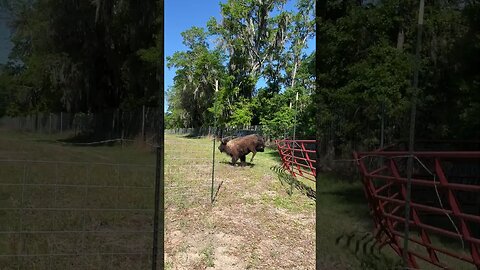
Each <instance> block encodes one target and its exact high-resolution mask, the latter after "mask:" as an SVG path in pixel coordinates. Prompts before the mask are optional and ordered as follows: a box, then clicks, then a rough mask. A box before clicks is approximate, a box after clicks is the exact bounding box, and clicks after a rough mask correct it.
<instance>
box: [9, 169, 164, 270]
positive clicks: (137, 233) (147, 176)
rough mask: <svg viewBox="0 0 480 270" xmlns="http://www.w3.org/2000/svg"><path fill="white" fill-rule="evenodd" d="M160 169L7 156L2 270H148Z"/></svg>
mask: <svg viewBox="0 0 480 270" xmlns="http://www.w3.org/2000/svg"><path fill="white" fill-rule="evenodd" d="M154 177H155V167H154V166H151V165H140V164H138V165H129V164H111V163H87V162H64V161H38V160H37V161H28V160H25V161H21V160H0V205H1V207H0V269H91V268H95V269H97V268H99V267H101V268H102V269H148V268H149V267H150V266H151V263H152V262H151V249H152V241H153V240H152V234H153V210H154V209H153V207H154V192H153V191H154V188H153V187H154Z"/></svg>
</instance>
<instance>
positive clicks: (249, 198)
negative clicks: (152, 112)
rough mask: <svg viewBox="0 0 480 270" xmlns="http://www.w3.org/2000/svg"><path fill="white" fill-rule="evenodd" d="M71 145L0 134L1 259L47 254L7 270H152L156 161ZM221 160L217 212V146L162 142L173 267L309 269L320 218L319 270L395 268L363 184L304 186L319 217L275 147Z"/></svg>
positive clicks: (141, 153) (172, 139)
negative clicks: (377, 234) (236, 162)
mask: <svg viewBox="0 0 480 270" xmlns="http://www.w3.org/2000/svg"><path fill="white" fill-rule="evenodd" d="M65 136H67V135H63V136H57V135H41V134H31V133H18V132H7V131H1V132H0V160H1V161H0V208H1V209H0V254H1V255H5V254H30V255H32V254H37V255H38V254H43V255H45V256H26V257H8V256H0V269H148V265H149V264H150V257H149V255H150V250H151V241H152V237H151V236H152V233H151V232H150V231H151V228H152V216H153V212H152V211H151V209H152V208H153V181H154V167H153V165H154V164H155V155H154V153H153V152H152V151H151V149H150V148H149V147H145V146H142V145H141V144H139V143H133V144H129V145H125V146H123V147H122V146H121V145H118V144H116V145H111V146H96V147H85V146H72V145H69V144H63V143H60V142H58V140H59V139H62V138H64V137H65ZM216 146H218V143H217V145H216ZM215 155H216V160H215V184H214V188H215V190H216V191H217V192H218V193H217V195H216V200H215V203H214V205H212V204H211V203H210V192H211V175H212V140H211V139H208V138H190V137H187V136H178V135H177V136H175V135H166V138H165V165H166V167H165V197H166V198H165V206H166V208H165V216H166V217H165V226H166V233H165V236H166V240H165V258H166V269H233V270H235V269H314V267H315V211H318V212H319V214H320V219H319V220H318V221H317V222H319V226H320V228H321V230H320V232H321V233H320V234H319V235H317V237H318V238H319V239H320V246H319V247H318V248H319V251H320V256H319V258H320V262H321V265H322V269H393V268H395V267H397V266H399V258H398V256H396V255H395V254H393V252H392V251H391V250H389V248H385V249H384V250H383V251H382V252H378V251H372V250H371V249H370V247H371V245H372V243H373V239H372V238H371V236H370V235H369V234H368V232H371V229H372V228H371V218H370V216H369V214H368V208H367V204H366V201H365V199H364V195H363V191H362V186H361V185H360V182H359V181H358V180H357V179H348V180H342V179H337V178H336V177H334V176H331V175H323V176H322V177H321V179H320V181H319V182H318V183H317V184H316V185H315V184H314V183H311V182H310V183H309V182H305V183H306V184H307V185H309V186H310V187H314V188H318V189H320V197H319V198H318V200H319V202H320V204H319V205H320V207H319V208H318V209H316V210H315V201H314V200H312V199H311V198H308V197H307V196H305V195H304V194H302V193H301V192H300V191H298V190H294V191H293V194H291V195H289V192H290V186H289V185H287V184H285V181H280V180H281V177H279V174H278V173H277V172H276V171H275V170H272V167H273V166H278V165H280V160H279V157H278V154H277V152H276V151H275V150H274V149H267V150H266V151H265V152H263V153H258V154H257V155H256V157H255V160H254V161H253V164H249V166H246V167H238V166H236V167H232V166H231V165H230V164H228V162H230V158H229V157H228V156H227V155H225V154H222V153H220V152H219V151H218V149H216V148H215ZM7 160H9V161H7ZM22 160H23V161H22ZM24 160H29V162H25V161H24ZM33 161H35V162H33ZM38 161H43V162H38ZM48 161H50V162H48ZM53 161H55V162H53ZM247 161H249V157H247ZM119 164H121V165H119ZM315 186H316V187H315ZM23 208H27V209H23ZM32 208H35V210H33V209H32ZM22 209H23V212H22ZM111 209H117V211H112V210H111ZM22 213H23V214H22ZM14 231H15V232H17V233H15V234H13V233H12V232H14ZM51 231H56V233H51ZM18 232H24V233H22V234H19V233H18ZM26 232H30V233H26ZM31 232H34V233H31ZM114 253H116V254H114ZM129 253H132V254H129ZM48 254H50V255H48ZM52 254H55V255H52ZM456 266H458V267H459V268H458V269H472V268H471V267H470V268H469V266H462V265H460V264H456ZM423 267H424V265H422V269H433V268H431V267H427V266H426V265H425V267H424V268H423Z"/></svg>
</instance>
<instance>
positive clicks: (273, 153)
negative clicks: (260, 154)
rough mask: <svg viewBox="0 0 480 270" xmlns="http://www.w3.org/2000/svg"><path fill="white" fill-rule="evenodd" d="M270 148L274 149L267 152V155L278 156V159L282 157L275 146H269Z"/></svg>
mask: <svg viewBox="0 0 480 270" xmlns="http://www.w3.org/2000/svg"><path fill="white" fill-rule="evenodd" d="M269 149H270V150H273V151H268V152H265V154H267V155H269V156H271V157H274V158H276V159H278V160H280V159H281V157H280V153H278V151H276V149H275V148H269Z"/></svg>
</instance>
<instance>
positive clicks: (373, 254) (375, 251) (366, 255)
mask: <svg viewBox="0 0 480 270" xmlns="http://www.w3.org/2000/svg"><path fill="white" fill-rule="evenodd" d="M335 244H336V245H337V246H340V247H341V248H342V249H343V250H345V251H346V252H348V253H350V254H351V255H353V256H352V257H353V258H354V259H356V260H357V261H358V262H359V264H360V266H361V267H362V269H372V270H377V269H378V270H383V269H400V267H401V266H402V261H401V260H400V259H399V258H398V257H393V258H392V257H391V256H388V255H387V254H385V253H384V249H383V248H384V247H385V246H386V245H383V246H382V245H380V244H379V243H378V242H377V241H376V239H375V237H374V236H373V235H372V234H371V233H369V232H362V231H352V232H349V233H346V232H344V233H341V234H340V235H339V236H337V238H336V240H335Z"/></svg>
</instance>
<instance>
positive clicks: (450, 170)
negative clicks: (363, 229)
mask: <svg viewBox="0 0 480 270" xmlns="http://www.w3.org/2000/svg"><path fill="white" fill-rule="evenodd" d="M408 155H409V154H408V152H399V151H396V152H393V151H392V152H386V151H376V152H359V153H357V152H355V153H354V158H355V159H356V161H357V165H358V167H359V169H360V172H361V173H362V175H363V184H364V191H365V196H366V197H367V200H368V203H369V206H370V210H371V212H372V215H373V221H374V225H375V236H376V238H377V240H378V241H379V242H380V244H381V246H383V245H386V244H389V245H390V246H391V247H392V248H393V249H394V250H395V252H396V253H397V254H398V255H400V256H402V252H403V239H404V238H405V234H404V223H405V214H404V213H405V212H404V208H405V198H406V190H407V189H406V184H407V177H406V173H405V172H406V160H407V158H408ZM413 158H414V164H415V165H414V173H413V175H412V178H411V187H412V189H411V190H412V193H411V194H412V196H411V203H410V209H411V210H410V214H411V215H410V218H409V221H408V222H409V224H410V225H409V227H410V234H409V237H408V239H409V247H408V264H409V265H408V266H409V267H412V268H419V267H420V266H419V260H423V261H425V262H428V263H430V264H433V265H436V266H438V267H440V268H444V269H459V266H460V265H461V264H463V263H464V264H467V265H470V267H473V268H475V267H476V268H477V269H480V253H479V247H480V194H479V193H480V152H415V153H414V154H413ZM442 241H443V243H442ZM445 243H449V244H445ZM452 243H458V244H457V246H456V247H452Z"/></svg>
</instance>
